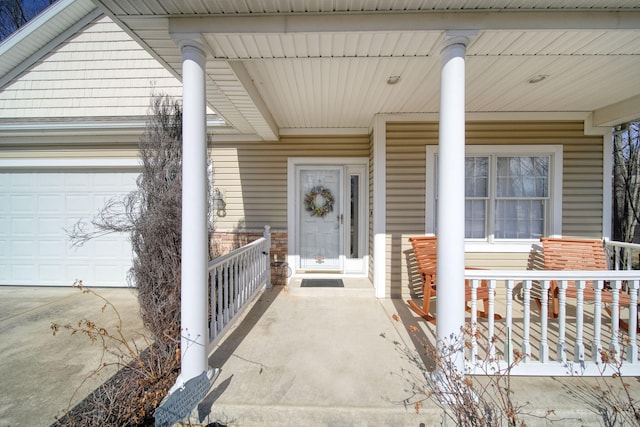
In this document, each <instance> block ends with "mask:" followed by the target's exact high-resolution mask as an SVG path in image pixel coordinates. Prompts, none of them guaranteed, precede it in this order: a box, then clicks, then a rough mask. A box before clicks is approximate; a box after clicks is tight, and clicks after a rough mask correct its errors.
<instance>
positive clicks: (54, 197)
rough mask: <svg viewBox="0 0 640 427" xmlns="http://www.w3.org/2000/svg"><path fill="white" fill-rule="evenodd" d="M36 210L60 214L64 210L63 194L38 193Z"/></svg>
mask: <svg viewBox="0 0 640 427" xmlns="http://www.w3.org/2000/svg"><path fill="white" fill-rule="evenodd" d="M38 212H39V213H43V214H60V213H63V212H65V196H64V194H62V193H59V194H45V195H39V196H38Z"/></svg>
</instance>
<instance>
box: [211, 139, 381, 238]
mask: <svg viewBox="0 0 640 427" xmlns="http://www.w3.org/2000/svg"><path fill="white" fill-rule="evenodd" d="M210 152H211V159H212V162H213V171H214V176H213V181H214V184H213V185H214V187H218V188H220V190H222V191H224V194H225V200H226V203H227V205H226V208H227V215H226V216H225V217H217V218H216V228H217V229H219V230H234V229H262V227H263V226H264V225H265V224H269V225H271V227H272V229H274V230H285V229H286V228H287V162H288V159H289V157H325V158H326V157H369V137H368V136H366V135H355V136H301V137H295V136H286V137H282V138H281V139H280V141H277V142H233V143H232V142H216V143H214V144H213V146H212V148H211V150H210Z"/></svg>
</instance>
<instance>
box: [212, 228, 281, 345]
mask: <svg viewBox="0 0 640 427" xmlns="http://www.w3.org/2000/svg"><path fill="white" fill-rule="evenodd" d="M270 247H271V232H270V228H269V227H268V226H265V231H264V233H263V237H261V238H259V239H258V240H256V241H254V242H251V243H249V244H247V245H245V246H243V247H241V248H239V249H236V250H235V251H233V252H231V253H229V254H226V255H223V256H220V257H218V258H216V259H214V260H212V261H210V262H209V267H208V268H209V275H210V280H211V283H210V285H209V286H210V291H209V298H210V304H211V305H210V309H209V310H210V314H209V315H210V316H211V319H210V320H209V322H208V323H209V328H210V331H209V336H210V340H209V352H211V351H212V349H213V348H215V344H216V343H217V342H219V341H220V340H221V339H222V338H223V337H224V335H225V333H226V331H228V329H229V328H230V327H231V325H232V324H233V323H234V322H235V321H236V319H238V318H239V317H240V314H241V313H242V312H243V311H244V309H246V307H247V306H248V305H249V303H250V302H251V301H252V300H253V299H254V298H255V296H256V295H257V292H258V291H259V290H260V289H261V288H262V287H263V286H270V283H269V281H270V269H271V263H270Z"/></svg>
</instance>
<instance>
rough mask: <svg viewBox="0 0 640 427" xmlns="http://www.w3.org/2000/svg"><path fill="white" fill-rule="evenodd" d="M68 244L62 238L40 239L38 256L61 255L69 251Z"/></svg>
mask: <svg viewBox="0 0 640 427" xmlns="http://www.w3.org/2000/svg"><path fill="white" fill-rule="evenodd" d="M66 246H67V245H65V242H63V241H61V240H60V239H57V240H43V239H39V240H38V256H39V257H40V258H43V257H59V256H60V255H61V254H64V253H65V252H66V251H67V247H66Z"/></svg>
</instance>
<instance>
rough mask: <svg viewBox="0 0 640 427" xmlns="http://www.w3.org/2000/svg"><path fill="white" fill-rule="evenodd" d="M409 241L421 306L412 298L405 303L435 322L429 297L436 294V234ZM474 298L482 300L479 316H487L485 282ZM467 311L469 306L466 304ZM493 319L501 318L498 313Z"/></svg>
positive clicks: (468, 296)
mask: <svg viewBox="0 0 640 427" xmlns="http://www.w3.org/2000/svg"><path fill="white" fill-rule="evenodd" d="M409 242H411V246H412V247H413V253H414V255H415V259H416V264H417V266H418V272H419V274H420V279H421V280H422V307H420V306H418V304H416V303H415V302H414V301H413V300H408V301H407V304H409V307H411V309H412V310H413V311H415V312H416V313H418V314H419V315H420V317H422V318H423V319H425V320H427V321H429V322H432V323H435V321H436V318H435V316H434V315H433V314H431V310H430V306H431V298H433V297H435V296H436V266H437V253H438V251H437V246H438V239H437V237H436V236H420V237H410V238H409ZM476 298H477V300H478V301H480V300H482V301H483V302H484V311H478V316H479V317H487V316H488V313H489V288H488V286H487V283H486V282H484V281H483V282H482V284H481V286H480V287H478V289H477V294H476ZM469 301H471V284H470V282H469V281H468V280H467V281H465V302H469ZM466 309H467V311H470V310H471V308H470V307H469V306H466ZM495 319H502V316H500V315H499V314H496V315H495Z"/></svg>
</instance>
